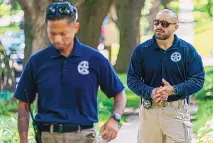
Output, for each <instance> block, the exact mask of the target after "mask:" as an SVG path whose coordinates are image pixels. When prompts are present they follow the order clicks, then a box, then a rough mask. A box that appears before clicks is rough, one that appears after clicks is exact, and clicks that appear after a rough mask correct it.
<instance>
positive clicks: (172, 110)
mask: <svg viewBox="0 0 214 143" xmlns="http://www.w3.org/2000/svg"><path fill="white" fill-rule="evenodd" d="M169 103H170V104H169ZM181 103H183V104H181ZM191 126H192V124H191V122H190V115H189V113H188V104H187V103H184V100H180V101H179V102H178V101H174V102H167V103H165V104H164V106H163V104H161V105H153V106H152V107H151V108H149V109H145V108H144V107H143V105H142V106H141V107H140V113H139V131H138V143H191V133H190V129H191Z"/></svg>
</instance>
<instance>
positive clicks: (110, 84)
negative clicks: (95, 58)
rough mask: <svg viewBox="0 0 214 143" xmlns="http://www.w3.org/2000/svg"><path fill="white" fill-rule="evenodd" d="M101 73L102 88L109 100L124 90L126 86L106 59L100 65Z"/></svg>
mask: <svg viewBox="0 0 214 143" xmlns="http://www.w3.org/2000/svg"><path fill="white" fill-rule="evenodd" d="M99 73H100V74H99V84H100V88H101V90H102V91H103V92H104V93H105V94H106V95H107V97H108V98H110V97H114V96H116V95H117V94H118V93H120V92H121V91H123V90H124V85H123V84H122V82H121V81H120V79H119V77H118V76H117V74H116V72H115V70H114V69H113V67H112V65H111V64H110V62H109V61H108V60H107V59H106V58H103V60H102V62H101V63H100V72H99Z"/></svg>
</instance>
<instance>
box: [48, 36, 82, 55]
mask: <svg viewBox="0 0 214 143" xmlns="http://www.w3.org/2000/svg"><path fill="white" fill-rule="evenodd" d="M50 49H51V50H50V58H58V57H61V56H62V55H61V54H60V52H59V50H57V49H56V48H55V47H54V45H53V44H52V45H51V46H50ZM70 56H77V57H81V56H82V44H81V42H80V41H79V40H78V38H77V37H74V47H73V51H72V53H71V55H70Z"/></svg>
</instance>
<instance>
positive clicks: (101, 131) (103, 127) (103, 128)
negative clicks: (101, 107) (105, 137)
mask: <svg viewBox="0 0 214 143" xmlns="http://www.w3.org/2000/svg"><path fill="white" fill-rule="evenodd" d="M104 130H105V124H104V125H103V126H102V127H101V129H100V134H101V135H102V134H103V131H104Z"/></svg>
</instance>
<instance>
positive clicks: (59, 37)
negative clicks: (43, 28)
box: [54, 35, 62, 43]
mask: <svg viewBox="0 0 214 143" xmlns="http://www.w3.org/2000/svg"><path fill="white" fill-rule="evenodd" d="M61 41H62V37H61V36H59V35H56V36H55V37H54V43H61Z"/></svg>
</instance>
